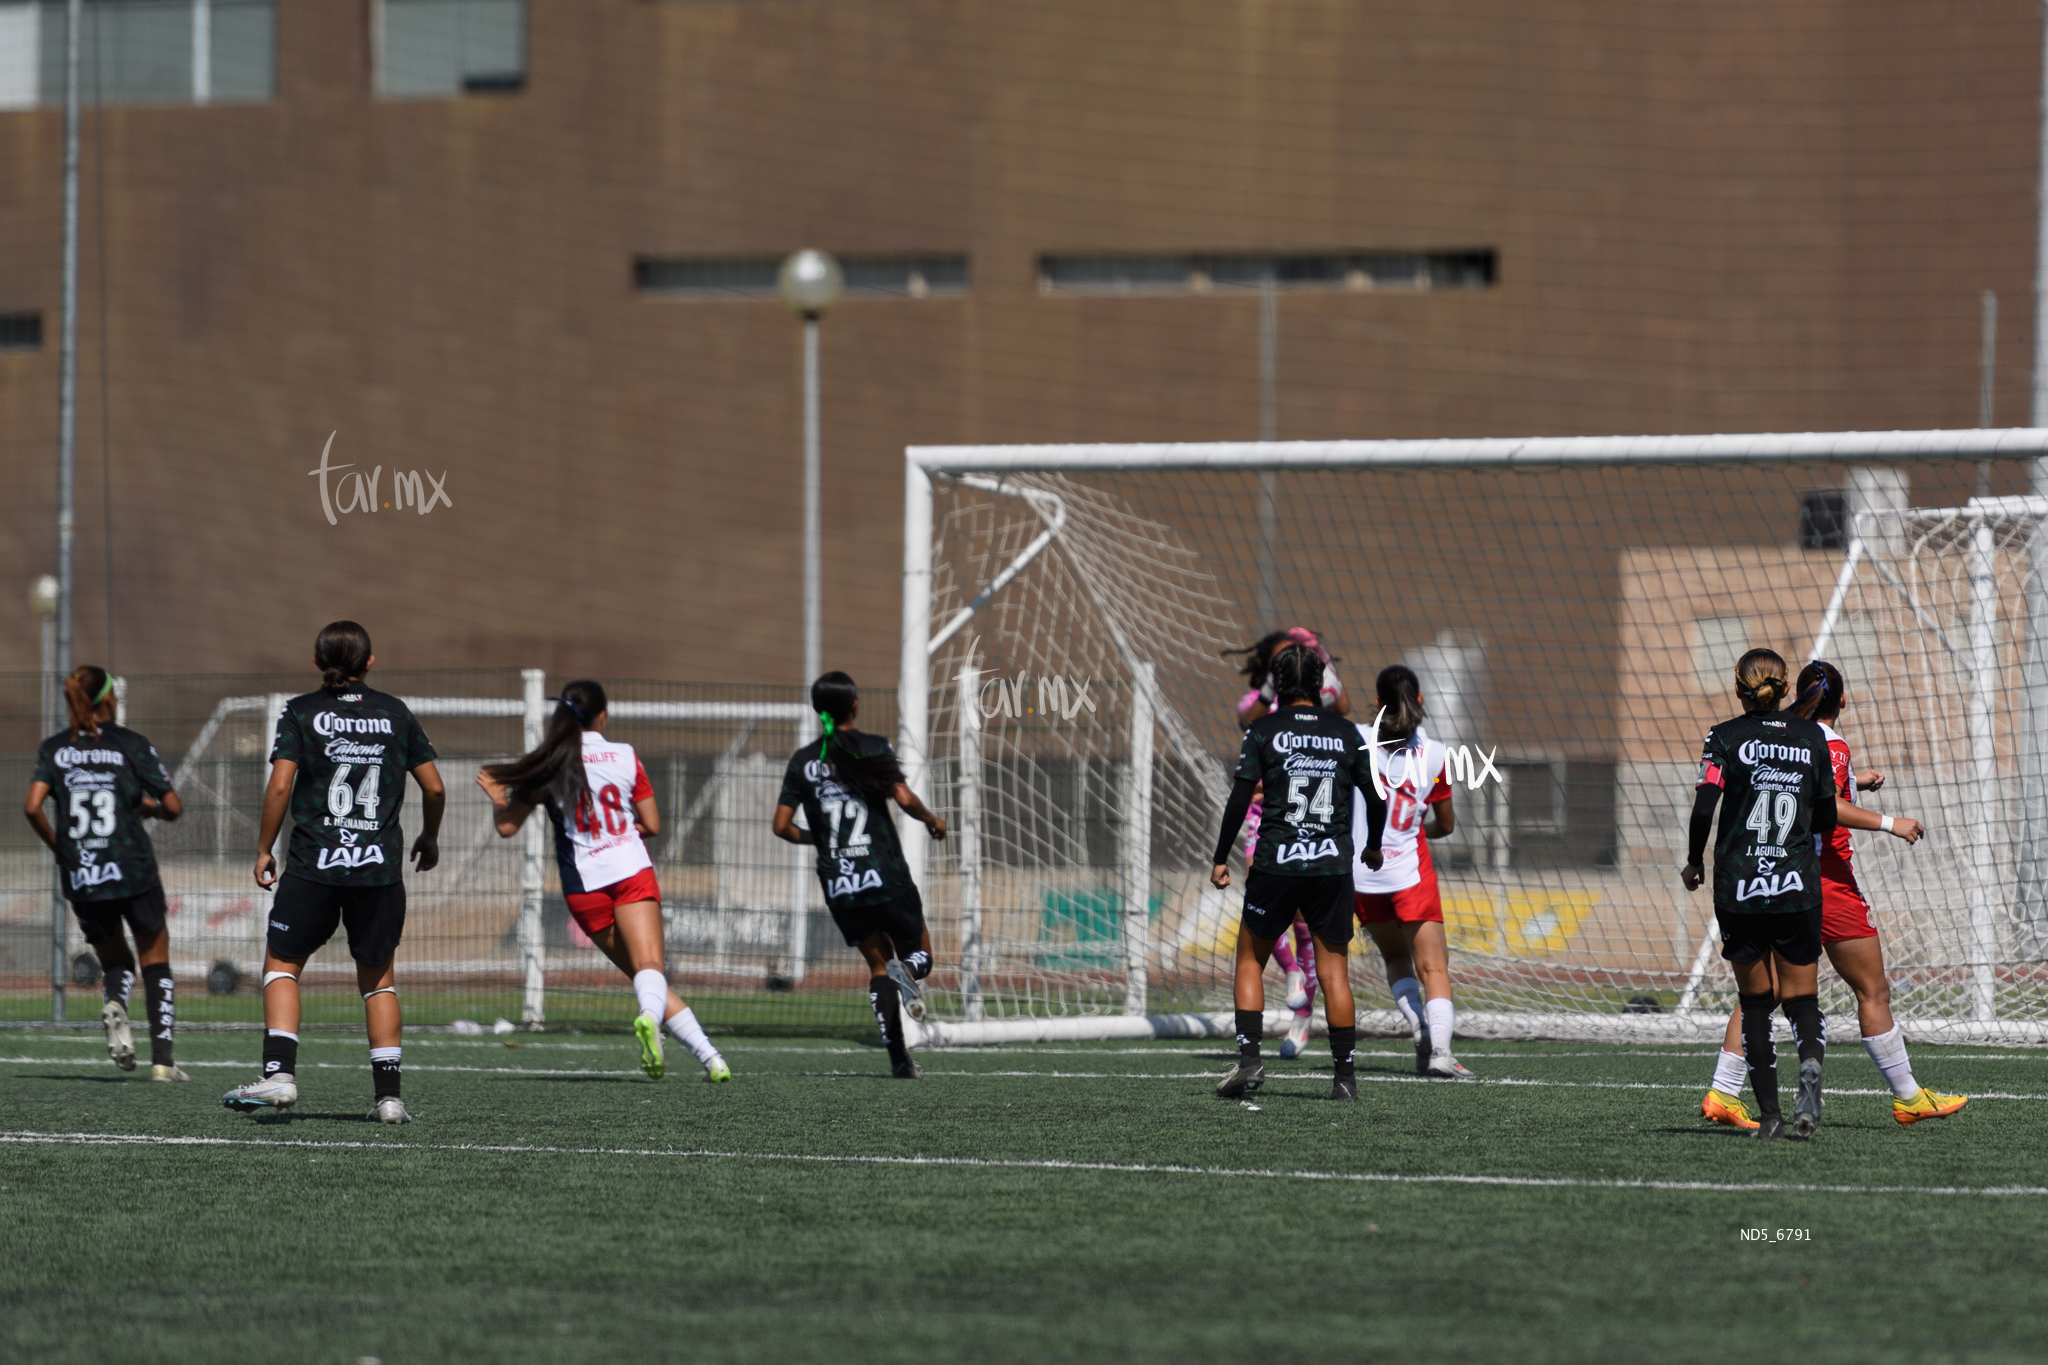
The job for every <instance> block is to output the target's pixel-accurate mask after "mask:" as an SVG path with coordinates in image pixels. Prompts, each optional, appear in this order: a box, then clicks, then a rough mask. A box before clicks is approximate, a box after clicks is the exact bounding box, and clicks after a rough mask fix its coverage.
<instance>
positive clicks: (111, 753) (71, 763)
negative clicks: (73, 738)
mask: <svg viewBox="0 0 2048 1365" xmlns="http://www.w3.org/2000/svg"><path fill="white" fill-rule="evenodd" d="M50 761H51V762H52V763H55V764H56V765H57V766H58V767H60V768H75V767H77V766H78V765H79V764H81V763H110V764H113V765H114V766H115V767H119V766H120V765H121V764H123V763H126V762H127V761H128V755H126V754H124V753H122V752H121V751H120V750H119V749H74V748H72V747H71V746H70V745H68V744H67V745H66V746H65V747H63V748H61V749H59V750H58V751H57V752H56V753H54V754H51V755H50Z"/></svg>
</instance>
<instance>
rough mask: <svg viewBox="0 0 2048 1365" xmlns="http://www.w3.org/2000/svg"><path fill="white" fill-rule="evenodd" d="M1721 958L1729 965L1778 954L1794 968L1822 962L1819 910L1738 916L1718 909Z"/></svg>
mask: <svg viewBox="0 0 2048 1365" xmlns="http://www.w3.org/2000/svg"><path fill="white" fill-rule="evenodd" d="M1714 919H1715V922H1716V923H1718V924H1719V925H1720V926H1721V956H1722V957H1724V958H1726V959H1727V960H1728V961H1730V962H1744V963H1747V962H1758V961H1761V960H1762V959H1763V956H1764V954H1766V953H1776V954H1777V955H1778V956H1779V957H1781V958H1783V959H1784V960H1785V961H1787V962H1789V963H1791V964H1792V965H1793V966H1795V967H1805V966H1810V965H1811V964H1813V963H1815V962H1818V961H1820V907H1819V906H1818V905H1816V906H1814V907H1813V909H1811V910H1795V911H1793V912H1792V913H1791V914H1776V915H1738V914H1736V913H1734V912H1733V911H1728V910H1716V911H1715V912H1714Z"/></svg>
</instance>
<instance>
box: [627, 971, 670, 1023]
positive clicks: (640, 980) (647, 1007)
mask: <svg viewBox="0 0 2048 1365" xmlns="http://www.w3.org/2000/svg"><path fill="white" fill-rule="evenodd" d="M633 995H634V997H635V998H636V999H638V1000H639V1002H640V1012H641V1013H642V1014H644V1015H646V1016H647V1017H648V1018H649V1019H653V1020H655V1021H657V1022H659V1021H660V1019H661V1016H662V1015H664V1014H667V1013H668V977H667V976H665V975H663V974H662V973H660V972H657V971H656V970H654V968H652V967H649V968H648V969H647V970H646V971H642V972H635V973H633Z"/></svg>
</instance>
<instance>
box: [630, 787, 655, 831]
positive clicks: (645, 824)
mask: <svg viewBox="0 0 2048 1365" xmlns="http://www.w3.org/2000/svg"><path fill="white" fill-rule="evenodd" d="M633 824H634V827H635V828H637V829H638V830H639V831H640V837H641V838H643V839H652V838H654V837H655V836H656V835H658V834H660V833H661V811H660V810H659V809H658V808H657V807H656V806H655V804H654V798H653V797H651V796H643V797H641V798H640V799H639V800H638V801H635V802H634V803H633Z"/></svg>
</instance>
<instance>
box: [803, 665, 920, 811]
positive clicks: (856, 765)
mask: <svg viewBox="0 0 2048 1365" xmlns="http://www.w3.org/2000/svg"><path fill="white" fill-rule="evenodd" d="M859 700H860V688H859V686H858V685H856V684H855V683H854V681H853V679H852V678H850V677H848V676H847V675H846V674H844V673H841V672H839V671H838V670H837V669H835V670H833V671H832V672H830V673H824V674H820V675H819V677H818V680H817V681H816V682H814V683H812V684H811V709H812V710H813V711H816V712H817V713H818V725H819V728H821V729H822V730H823V731H824V732H825V738H824V742H823V743H821V744H820V745H819V746H818V756H819V757H820V758H822V759H824V760H825V762H827V763H829V764H831V765H832V775H833V776H834V777H836V778H838V779H839V781H840V783H841V784H842V785H844V786H847V787H850V788H852V789H853V792H854V794H855V795H856V796H858V797H860V798H861V799H862V800H863V801H866V802H867V803H868V804H869V805H871V806H879V805H881V804H882V803H883V802H885V801H887V800H888V799H889V797H890V795H891V794H892V793H894V792H895V790H896V784H897V783H899V782H901V781H902V780H903V769H902V767H901V766H900V765H899V764H898V763H897V762H896V756H895V755H894V754H892V753H890V752H889V751H888V750H886V749H884V750H881V751H880V752H878V753H872V754H864V753H862V752H861V751H860V747H859V746H858V745H857V744H855V743H854V742H853V738H852V737H853V736H854V735H855V734H857V733H859V732H858V731H856V730H853V729H851V728H849V727H848V725H847V722H848V721H850V720H852V719H853V705H854V703H855V702H857V701H859Z"/></svg>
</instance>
